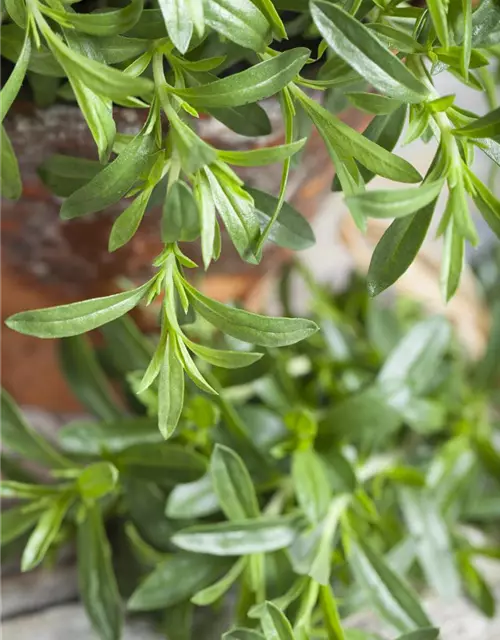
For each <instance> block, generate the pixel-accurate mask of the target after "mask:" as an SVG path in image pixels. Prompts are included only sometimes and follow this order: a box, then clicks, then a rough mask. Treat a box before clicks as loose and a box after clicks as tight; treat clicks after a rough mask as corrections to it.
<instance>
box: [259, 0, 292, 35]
mask: <svg viewBox="0 0 500 640" xmlns="http://www.w3.org/2000/svg"><path fill="white" fill-rule="evenodd" d="M252 2H253V3H254V4H255V5H257V6H258V7H259V9H260V10H261V11H262V13H263V14H264V15H265V16H266V18H267V21H268V22H269V24H270V25H271V26H272V28H273V31H274V34H275V37H276V39H277V40H281V39H282V38H284V39H285V40H286V39H287V38H288V35H287V32H286V27H285V25H284V24H283V21H282V19H281V17H280V14H279V12H278V10H277V7H275V6H274V2H273V0H252Z"/></svg>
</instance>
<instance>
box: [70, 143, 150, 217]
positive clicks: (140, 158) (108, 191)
mask: <svg viewBox="0 0 500 640" xmlns="http://www.w3.org/2000/svg"><path fill="white" fill-rule="evenodd" d="M156 159H157V158H156V154H155V141H154V138H153V136H151V135H144V134H139V135H137V136H136V137H135V138H134V139H133V140H132V141H131V142H130V143H129V144H128V145H127V146H126V147H125V149H124V150H123V151H122V152H121V153H120V155H119V156H118V157H117V158H116V159H115V160H113V162H111V163H110V164H109V165H108V166H106V167H105V168H104V169H102V171H100V172H99V173H98V174H97V175H96V176H95V177H94V178H92V180H90V182H88V183H87V184H85V185H84V186H83V187H81V188H80V189H78V190H77V191H75V192H74V193H72V194H71V195H70V197H69V198H68V199H67V200H65V201H64V203H63V205H62V207H61V218H63V219H65V220H68V219H70V218H77V217H80V216H84V215H87V214H89V213H97V212H99V211H102V210H103V209H105V208H106V207H109V205H111V204H114V203H115V202H118V201H119V200H121V198H123V197H124V196H125V195H126V194H127V192H128V191H129V190H130V189H131V188H132V187H133V186H134V185H135V183H136V182H137V180H138V179H139V178H140V176H141V174H142V173H146V172H147V171H148V170H149V169H151V167H152V166H153V164H154V162H155V161H156Z"/></svg>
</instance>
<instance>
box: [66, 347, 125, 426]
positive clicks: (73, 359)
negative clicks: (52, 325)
mask: <svg viewBox="0 0 500 640" xmlns="http://www.w3.org/2000/svg"><path fill="white" fill-rule="evenodd" d="M59 355H60V362H61V367H62V371H63V373H64V376H65V378H66V381H67V382H68V384H69V386H70V387H71V389H72V391H73V393H74V394H75V395H76V397H77V398H78V399H79V400H80V401H81V403H82V404H83V406H84V407H85V408H86V409H88V410H89V411H90V412H91V413H93V414H94V415H95V416H96V417H97V418H101V419H102V420H109V421H112V420H115V419H118V418H120V417H121V415H122V413H123V412H122V410H121V409H120V407H119V405H118V403H117V402H116V399H115V397H114V393H113V390H112V389H111V387H110V385H109V382H108V380H107V379H106V377H105V375H104V372H103V370H102V369H101V366H100V364H99V362H98V360H97V357H96V354H95V352H94V350H93V349H92V347H91V346H90V344H89V342H88V341H87V340H86V339H85V338H83V337H80V336H73V337H72V338H65V339H64V340H62V341H61V343H60V349H59Z"/></svg>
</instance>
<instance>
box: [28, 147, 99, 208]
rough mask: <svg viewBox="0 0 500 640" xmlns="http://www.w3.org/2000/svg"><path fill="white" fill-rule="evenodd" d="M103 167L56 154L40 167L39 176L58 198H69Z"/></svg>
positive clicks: (80, 159)
mask: <svg viewBox="0 0 500 640" xmlns="http://www.w3.org/2000/svg"><path fill="white" fill-rule="evenodd" d="M101 170H102V165H101V164H100V163H99V162H97V161H96V160H87V159H86V158H75V157H73V156H65V155H59V154H54V155H52V156H50V157H49V158H47V159H46V160H44V161H43V162H42V164H41V165H40V166H39V167H38V169H37V171H38V175H39V176H40V178H41V180H42V182H43V183H44V184H45V186H46V187H47V188H48V189H49V190H50V191H51V192H52V193H53V194H54V195H56V196H59V197H60V198H67V197H68V196H70V195H71V194H72V193H73V192H74V191H77V189H80V188H81V187H83V186H84V185H85V184H87V182H90V181H91V180H92V178H94V177H95V176H96V175H97V174H98V173H99V172H100V171H101Z"/></svg>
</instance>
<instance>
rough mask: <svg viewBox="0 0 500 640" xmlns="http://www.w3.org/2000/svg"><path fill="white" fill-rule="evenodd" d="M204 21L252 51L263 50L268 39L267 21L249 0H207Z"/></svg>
mask: <svg viewBox="0 0 500 640" xmlns="http://www.w3.org/2000/svg"><path fill="white" fill-rule="evenodd" d="M205 22H206V24H207V26H209V27H210V28H211V29H213V30H214V31H217V32H218V33H219V34H220V35H221V36H223V37H225V38H227V39H228V40H230V41H231V42H235V43H236V44H239V45H240V46H241V47H246V48H248V49H251V50H252V51H264V50H265V48H266V46H267V44H268V43H269V41H270V28H269V24H268V21H267V20H266V17H265V16H264V14H263V13H262V12H261V11H259V9H258V8H257V7H256V6H255V4H253V2H251V1H250V0H238V2H231V0H207V2H206V3H205Z"/></svg>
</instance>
